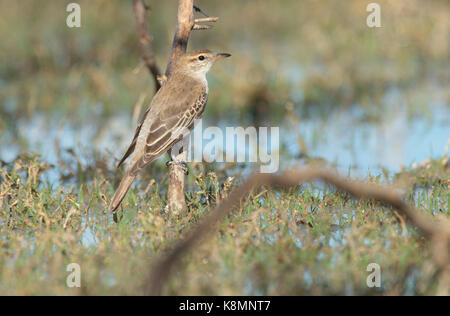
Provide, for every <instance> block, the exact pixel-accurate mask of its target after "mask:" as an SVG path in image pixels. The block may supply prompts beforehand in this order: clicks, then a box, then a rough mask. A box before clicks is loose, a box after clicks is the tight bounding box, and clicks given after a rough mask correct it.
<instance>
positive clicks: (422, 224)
mask: <svg viewBox="0 0 450 316" xmlns="http://www.w3.org/2000/svg"><path fill="white" fill-rule="evenodd" d="M314 180H321V181H323V182H325V183H328V184H331V185H333V186H335V187H336V188H337V189H338V190H340V191H343V192H348V193H349V194H350V195H352V196H353V197H354V198H356V199H364V200H375V201H378V202H381V203H384V204H387V205H390V206H392V207H393V208H395V209H397V211H398V212H399V213H400V214H401V215H403V216H404V217H405V218H406V219H407V220H408V222H409V223H410V224H411V225H413V226H415V227H417V228H418V229H419V231H420V232H421V233H422V234H423V236H424V237H426V238H427V239H428V241H429V244H430V247H431V255H432V257H433V260H434V262H435V264H436V266H437V267H438V269H439V271H440V280H439V289H438V290H437V294H441V295H448V294H449V292H450V258H449V257H450V221H449V220H448V219H447V218H442V219H441V220H440V221H437V220H435V218H434V217H431V216H430V215H426V214H425V213H423V212H421V211H419V210H416V209H415V208H414V207H412V206H409V205H407V204H406V203H405V202H404V201H403V199H402V197H401V196H400V194H398V193H396V192H395V190H394V189H392V188H381V187H379V186H376V185H369V184H366V183H363V182H357V181H349V180H346V179H344V178H341V177H340V176H338V175H337V174H335V173H333V172H330V171H326V170H323V169H315V168H311V169H306V170H301V171H289V172H285V173H282V174H278V175H275V174H254V175H252V176H251V177H250V178H249V179H248V180H247V181H246V182H245V183H244V184H243V185H242V186H241V187H239V188H236V189H234V190H233V192H232V193H231V194H230V195H229V196H228V198H226V199H225V200H223V201H222V202H221V203H220V204H219V205H218V206H217V207H216V208H215V209H214V210H213V211H212V212H211V213H210V214H209V215H207V216H206V218H205V219H204V220H203V221H202V222H201V223H200V224H199V225H198V226H197V227H196V228H195V229H193V230H192V231H191V232H189V233H188V234H187V235H186V237H185V238H184V239H182V240H180V241H178V242H176V243H175V245H174V246H173V248H172V249H171V250H170V251H169V252H168V254H167V255H165V256H163V257H162V258H161V259H160V260H158V261H157V262H156V265H155V266H153V267H152V269H151V271H150V274H149V277H148V279H147V280H146V284H145V287H144V293H145V294H146V295H160V294H161V291H162V287H163V285H164V284H165V283H166V282H167V280H168V278H169V276H170V272H171V271H172V269H173V267H174V266H175V265H176V264H177V263H178V262H179V261H180V259H181V258H182V257H183V256H184V255H185V254H186V253H188V252H189V251H190V250H191V249H192V248H193V246H194V245H196V243H198V242H199V241H200V240H201V239H202V238H204V237H205V235H206V234H208V233H210V232H211V231H212V230H213V229H214V227H215V225H216V224H217V223H218V222H219V221H220V220H221V219H222V218H223V217H225V216H226V215H227V214H229V213H231V212H232V210H233V207H235V206H236V205H237V204H238V203H239V202H240V201H241V199H242V198H244V197H245V196H246V195H247V194H248V193H249V192H250V191H251V190H252V189H254V188H257V187H261V186H268V187H277V186H278V187H283V188H289V187H292V186H297V185H299V184H301V183H305V182H311V181H314Z"/></svg>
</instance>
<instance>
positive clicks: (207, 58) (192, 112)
mask: <svg viewBox="0 0 450 316" xmlns="http://www.w3.org/2000/svg"><path fill="white" fill-rule="evenodd" d="M230 56H231V54H228V53H213V52H211V51H210V50H197V51H193V52H189V53H184V54H183V55H181V56H180V57H178V58H177V59H176V60H175V62H174V67H173V68H172V69H173V70H172V71H171V74H170V75H169V77H168V78H167V80H165V82H164V84H163V85H162V87H161V88H160V89H159V90H158V92H157V93H156V94H155V95H154V97H153V99H152V101H151V102H150V105H149V106H148V108H147V109H146V111H145V112H144V115H143V116H142V119H141V120H140V122H139V124H138V125H137V128H136V131H135V133H134V137H133V140H132V142H131V144H130V145H129V147H128V149H127V151H126V152H125V154H124V155H123V157H122V159H121V160H120V161H119V164H118V165H117V168H119V167H120V166H121V165H122V164H123V163H124V162H125V160H126V159H127V158H128V157H130V156H131V160H130V163H129V167H128V169H127V171H126V173H125V175H124V177H123V178H122V180H121V181H120V184H119V186H118V187H117V189H116V191H115V193H114V196H113V197H112V199H111V203H110V205H109V211H110V212H112V213H115V212H116V211H117V209H118V208H119V206H120V204H121V203H122V201H123V199H124V197H125V195H126V194H127V192H128V189H129V188H130V186H131V184H132V183H133V181H134V180H135V179H136V177H137V175H138V174H139V172H141V171H142V170H143V169H144V168H145V167H146V166H147V165H148V164H150V163H151V162H152V161H154V160H155V159H157V158H158V157H160V156H161V155H163V154H164V153H165V152H167V151H169V150H170V149H171V148H172V147H173V146H174V145H175V144H177V143H178V142H179V141H180V140H181V139H182V138H183V136H184V135H183V134H182V133H183V131H184V130H186V129H188V130H191V129H192V127H193V125H194V121H195V120H196V119H198V118H200V117H201V115H202V114H203V111H204V110H205V107H206V103H207V101H208V92H209V90H208V81H207V79H206V74H207V72H208V71H209V70H210V69H211V66H212V65H213V64H214V62H216V61H217V60H219V59H222V58H226V57H230ZM172 159H173V158H172ZM174 163H176V164H183V163H182V162H180V161H174Z"/></svg>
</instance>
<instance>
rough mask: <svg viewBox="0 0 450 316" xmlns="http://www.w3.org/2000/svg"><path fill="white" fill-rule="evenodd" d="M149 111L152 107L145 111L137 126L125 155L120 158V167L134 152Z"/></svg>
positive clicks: (118, 165)
mask: <svg viewBox="0 0 450 316" xmlns="http://www.w3.org/2000/svg"><path fill="white" fill-rule="evenodd" d="M149 111H150V107H149V108H148V109H147V110H146V111H145V113H144V115H143V116H142V118H141V121H140V122H139V125H138V126H137V127H136V131H135V132H134V137H133V140H132V141H131V144H130V146H128V149H127V151H126V152H125V154H124V155H123V157H122V159H120V161H119V163H118V164H117V168H119V167H120V166H121V165H122V164H123V163H124V161H125V160H126V159H127V158H128V157H129V156H130V155H131V154H132V153H133V152H134V149H135V148H136V143H137V139H138V136H139V133H140V131H141V128H142V124H144V121H145V119H146V118H147V114H148V112H149Z"/></svg>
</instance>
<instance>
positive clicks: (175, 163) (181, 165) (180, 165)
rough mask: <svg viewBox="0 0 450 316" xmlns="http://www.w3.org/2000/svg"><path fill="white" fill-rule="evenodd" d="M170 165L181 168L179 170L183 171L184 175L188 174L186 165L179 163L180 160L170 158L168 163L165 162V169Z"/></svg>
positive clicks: (182, 162)
mask: <svg viewBox="0 0 450 316" xmlns="http://www.w3.org/2000/svg"><path fill="white" fill-rule="evenodd" d="M170 165H177V166H178V167H180V168H181V170H183V172H184V174H185V175H188V174H189V170H188V167H187V163H186V162H184V161H181V160H178V159H175V158H173V157H171V159H170V160H169V161H168V162H166V166H167V167H169V166H170Z"/></svg>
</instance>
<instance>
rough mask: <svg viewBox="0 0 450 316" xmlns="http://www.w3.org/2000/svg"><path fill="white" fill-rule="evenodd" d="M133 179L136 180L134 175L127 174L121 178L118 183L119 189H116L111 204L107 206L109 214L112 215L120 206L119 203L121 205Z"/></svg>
mask: <svg viewBox="0 0 450 316" xmlns="http://www.w3.org/2000/svg"><path fill="white" fill-rule="evenodd" d="M134 179H136V176H135V175H131V174H129V173H127V174H125V176H124V177H123V179H122V181H120V184H119V187H118V188H117V190H116V193H114V196H113V198H112V200H111V204H110V205H109V211H110V212H111V213H114V212H115V211H116V210H117V208H118V207H119V206H120V203H122V200H123V198H124V197H125V194H127V192H128V189H129V188H130V186H131V184H132V183H133V181H134Z"/></svg>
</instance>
